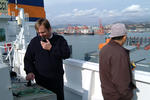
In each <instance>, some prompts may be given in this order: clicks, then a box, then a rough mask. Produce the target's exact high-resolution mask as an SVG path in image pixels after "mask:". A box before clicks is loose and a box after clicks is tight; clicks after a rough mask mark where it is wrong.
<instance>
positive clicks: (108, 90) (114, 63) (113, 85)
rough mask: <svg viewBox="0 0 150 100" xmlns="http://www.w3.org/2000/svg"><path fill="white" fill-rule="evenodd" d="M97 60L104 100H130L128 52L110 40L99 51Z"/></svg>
mask: <svg viewBox="0 0 150 100" xmlns="http://www.w3.org/2000/svg"><path fill="white" fill-rule="evenodd" d="M99 60H100V61H99V62H100V80H101V87H102V94H103V96H104V100H131V98H132V96H133V93H132V92H133V91H132V90H133V87H134V85H133V84H132V73H131V68H130V59H129V51H128V50H126V49H125V48H123V47H122V46H121V45H119V44H118V43H116V42H115V41H113V40H111V41H110V42H109V43H108V44H107V45H106V46H105V47H103V48H102V50H101V51H100V59H99Z"/></svg>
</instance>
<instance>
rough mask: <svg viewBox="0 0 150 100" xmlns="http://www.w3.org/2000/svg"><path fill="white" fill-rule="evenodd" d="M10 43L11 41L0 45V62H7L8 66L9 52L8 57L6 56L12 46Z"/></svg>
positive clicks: (10, 58)
mask: <svg viewBox="0 0 150 100" xmlns="http://www.w3.org/2000/svg"><path fill="white" fill-rule="evenodd" d="M11 44H12V42H7V43H2V44H1V45H0V62H1V63H8V64H9V65H10V66H12V55H11V54H10V55H9V56H8V59H6V57H7V54H8V53H9V52H10V50H11V48H12V46H11Z"/></svg>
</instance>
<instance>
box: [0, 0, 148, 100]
mask: <svg viewBox="0 0 150 100" xmlns="http://www.w3.org/2000/svg"><path fill="white" fill-rule="evenodd" d="M21 1H22V2H23V0H20V1H19V2H18V8H17V10H18V12H19V14H18V15H16V16H18V17H16V16H12V15H8V14H6V13H4V14H2V13H1V15H0V32H1V33H0V35H2V36H3V35H4V34H5V36H4V37H5V38H4V39H2V40H5V41H4V42H2V43H1V46H0V79H1V82H0V95H3V96H1V100H33V99H34V98H33V96H28V98H24V99H23V98H22V99H18V98H21V97H18V98H17V97H16V96H17V95H15V93H14V91H13V84H12V82H11V81H12V79H11V78H10V75H9V74H10V73H9V72H10V70H12V71H14V72H16V73H17V77H20V78H21V79H23V78H25V76H26V74H25V72H24V63H23V58H24V54H25V52H26V47H27V45H28V42H29V41H30V39H31V38H32V37H33V36H35V35H36V32H35V30H34V22H30V21H29V20H33V19H34V18H35V16H31V17H30V16H28V18H27V17H26V16H25V13H24V12H25V9H26V7H28V6H26V7H25V8H24V9H23V8H21V7H24V6H25V5H23V3H25V4H26V3H27V1H26V2H25V0H24V2H23V3H21ZM30 1H35V0H30ZM37 1H38V0H37ZM39 1H42V3H43V0H39ZM0 2H1V3H2V2H4V3H7V0H2V1H0ZM15 3H16V2H15ZM9 4H10V5H9ZM8 5H9V6H12V5H13V6H14V5H15V4H14V0H8ZM36 5H37V6H38V7H37V8H38V9H42V10H43V7H44V6H43V7H40V5H38V4H37V2H36ZM30 6H33V3H32V4H31V5H30ZM29 10H30V9H29ZM29 15H30V14H29ZM40 17H43V16H39V17H37V18H40ZM16 18H17V19H16ZM30 18H31V19H30ZM27 19H28V20H27ZM35 19H36V18H35ZM27 39H28V40H27ZM6 41H7V42H6ZM8 44H11V45H8ZM138 64H139V63H137V65H138ZM139 65H140V64H139ZM142 66H146V65H142ZM63 67H64V71H65V74H64V89H65V100H103V96H102V93H101V87H100V85H101V83H100V79H99V64H98V63H93V62H88V61H83V60H78V59H71V58H70V59H67V60H64V62H63ZM133 74H134V81H135V84H136V85H137V89H136V90H135V91H134V98H133V100H149V98H150V95H149V91H150V72H146V71H140V70H134V71H133ZM17 82H18V84H22V83H23V82H25V81H20V80H19V81H17ZM27 90H30V88H27ZM28 93H31V91H30V92H28ZM41 95H42V96H45V97H46V95H45V94H41ZM48 96H49V98H47V99H46V98H45V99H42V100H56V98H55V96H56V95H51V96H50V95H48ZM36 97H38V99H37V100H41V99H40V98H41V97H40V96H38V95H37V96H36Z"/></svg>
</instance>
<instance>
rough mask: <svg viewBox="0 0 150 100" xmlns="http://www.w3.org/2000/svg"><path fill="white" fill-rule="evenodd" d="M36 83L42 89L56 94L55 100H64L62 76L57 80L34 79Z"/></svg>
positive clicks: (39, 77) (38, 77)
mask: <svg viewBox="0 0 150 100" xmlns="http://www.w3.org/2000/svg"><path fill="white" fill-rule="evenodd" d="M35 80H36V83H37V84H38V85H41V86H43V87H44V88H46V89H48V90H50V91H52V92H54V93H56V95H57V100H64V82H63V76H61V77H57V78H51V79H50V78H44V77H41V76H37V77H35Z"/></svg>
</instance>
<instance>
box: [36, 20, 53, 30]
mask: <svg viewBox="0 0 150 100" xmlns="http://www.w3.org/2000/svg"><path fill="white" fill-rule="evenodd" d="M41 25H43V26H45V28H46V29H47V30H49V28H50V29H51V25H50V23H49V21H48V20H47V19H45V18H41V19H38V20H37V22H36V23H35V29H36V30H38V29H39V27H40V26H41Z"/></svg>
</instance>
